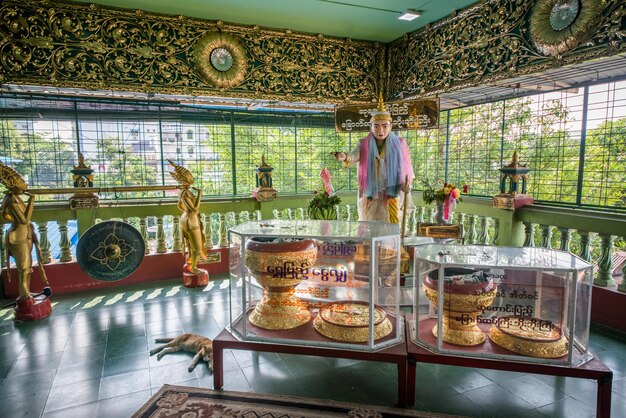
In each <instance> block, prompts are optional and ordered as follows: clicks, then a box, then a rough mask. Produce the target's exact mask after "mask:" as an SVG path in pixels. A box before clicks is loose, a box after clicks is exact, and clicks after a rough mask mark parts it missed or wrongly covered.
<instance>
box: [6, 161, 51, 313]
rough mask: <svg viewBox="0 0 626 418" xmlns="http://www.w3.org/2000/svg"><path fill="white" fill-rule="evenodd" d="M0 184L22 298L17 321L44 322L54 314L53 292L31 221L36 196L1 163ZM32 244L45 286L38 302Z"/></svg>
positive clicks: (10, 251)
mask: <svg viewBox="0 0 626 418" xmlns="http://www.w3.org/2000/svg"><path fill="white" fill-rule="evenodd" d="M0 182H2V184H4V185H5V186H6V188H7V191H5V196H4V199H3V200H2V217H3V218H4V219H5V220H6V221H8V222H11V227H10V228H9V230H8V233H7V236H6V239H5V243H4V248H5V250H6V255H7V257H6V260H7V263H9V260H10V257H11V256H12V257H13V259H14V260H15V268H16V269H17V274H18V288H19V295H20V296H19V297H18V299H17V302H16V305H17V308H16V311H15V318H16V319H19V320H33V319H39V318H44V317H46V316H48V315H50V313H51V312H52V306H51V305H50V301H49V299H48V296H50V295H51V294H52V291H51V290H50V287H49V284H48V278H47V277H46V272H45V270H44V268H43V264H42V262H41V259H42V257H41V250H40V248H39V242H38V241H37V235H36V233H35V229H34V225H33V224H32V222H31V221H30V220H31V217H32V215H33V208H34V203H35V196H33V195H32V194H30V193H28V192H26V188H27V187H28V186H27V184H26V182H25V181H24V179H23V178H22V176H21V175H20V174H19V173H18V172H17V171H15V170H14V169H13V168H11V167H8V166H6V165H3V164H2V163H0ZM21 195H26V196H28V203H24V201H23V200H22V198H21V197H20V196H21ZM33 244H34V245H35V248H36V250H37V256H38V258H39V275H40V276H41V280H42V281H43V283H44V285H45V287H44V291H43V292H42V293H41V294H44V295H45V296H43V297H39V299H37V300H36V301H35V298H34V297H33V295H31V293H30V279H31V276H32V274H33V257H32V251H33ZM7 267H8V268H7V276H8V279H9V282H10V281H11V269H10V264H9V266H7ZM41 294H39V295H41ZM39 295H36V296H39Z"/></svg>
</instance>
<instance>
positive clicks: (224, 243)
mask: <svg viewBox="0 0 626 418" xmlns="http://www.w3.org/2000/svg"><path fill="white" fill-rule="evenodd" d="M219 222H220V227H219V241H218V242H217V245H218V246H220V247H228V235H227V233H226V214H225V213H223V212H220V213H219Z"/></svg>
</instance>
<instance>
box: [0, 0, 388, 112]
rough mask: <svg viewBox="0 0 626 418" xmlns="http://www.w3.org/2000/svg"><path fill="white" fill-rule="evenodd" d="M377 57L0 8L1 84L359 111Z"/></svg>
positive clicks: (108, 17) (291, 38) (104, 14)
mask: <svg viewBox="0 0 626 418" xmlns="http://www.w3.org/2000/svg"><path fill="white" fill-rule="evenodd" d="M222 35H223V36H222ZM220 36H222V38H223V39H220ZM222 41H223V42H222ZM211 42H213V43H211ZM207 45H208V46H207ZM211 45H215V48H213V49H211V48H212V46H211ZM203 48H204V49H203ZM384 55H385V46H384V45H380V44H377V43H372V42H365V41H352V40H346V39H337V38H329V37H323V36H314V35H307V34H301V33H293V32H290V31H280V30H271V29H263V28H258V27H249V26H240V25H231V24H226V23H222V22H219V21H217V22H214V21H206V20H200V19H194V18H187V17H173V16H163V15H156V14H150V13H145V12H141V11H127V10H121V9H114V8H105V7H100V6H95V5H84V4H75V3H68V2H58V1H38V0H35V1H34V0H19V1H15V0H7V1H3V2H2V4H1V5H0V82H1V83H19V84H33V85H48V86H57V87H76V88H87V89H105V90H122V91H140V92H155V93H171V94H185V95H203V96H207V95H209V96H222V97H246V98H258V99H270V100H289V101H308V102H325V103H363V102H369V101H371V100H372V99H375V98H376V97H377V88H378V87H377V82H378V81H379V80H380V79H381V78H382V77H381V74H382V71H384Z"/></svg>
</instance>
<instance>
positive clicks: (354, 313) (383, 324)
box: [229, 220, 404, 351]
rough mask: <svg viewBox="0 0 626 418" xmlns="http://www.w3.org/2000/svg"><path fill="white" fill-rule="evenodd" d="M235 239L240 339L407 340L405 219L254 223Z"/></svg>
mask: <svg viewBox="0 0 626 418" xmlns="http://www.w3.org/2000/svg"><path fill="white" fill-rule="evenodd" d="M229 242H230V250H229V263H230V273H231V280H230V319H229V330H230V332H231V333H232V334H233V335H234V336H235V337H237V338H238V339H240V340H243V341H261V342H263V341H265V342H277V343H284V344H291V345H305V346H325V347H336V348H343V349H352V350H364V351H377V350H380V349H382V348H385V347H390V346H392V345H396V344H398V343H401V342H403V341H404V335H403V326H404V325H403V319H402V315H401V314H400V308H399V299H400V271H399V266H400V231H399V227H398V226H397V225H393V224H386V223H379V222H343V221H317V220H267V221H253V222H248V223H245V224H241V225H237V226H236V227H234V228H232V229H230V231H229Z"/></svg>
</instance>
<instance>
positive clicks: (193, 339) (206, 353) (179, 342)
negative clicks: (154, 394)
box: [150, 334, 213, 373]
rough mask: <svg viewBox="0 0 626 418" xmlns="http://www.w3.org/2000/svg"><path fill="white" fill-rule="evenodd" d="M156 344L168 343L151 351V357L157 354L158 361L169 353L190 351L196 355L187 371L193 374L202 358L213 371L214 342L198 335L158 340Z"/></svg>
mask: <svg viewBox="0 0 626 418" xmlns="http://www.w3.org/2000/svg"><path fill="white" fill-rule="evenodd" d="M154 342H156V343H167V344H163V345H160V346H158V347H155V348H153V349H152V350H150V355H153V354H156V353H159V354H157V360H160V359H161V357H163V356H164V355H166V354H167V353H175V352H176V351H189V352H192V353H196V355H195V356H193V360H191V364H190V365H189V367H188V368H187V370H188V371H189V372H190V373H191V372H192V371H193V369H195V368H196V365H197V364H198V361H200V358H202V360H204V361H206V362H207V363H208V366H209V369H213V341H211V339H209V338H206V337H203V336H201V335H196V334H181V335H179V336H178V337H176V338H156V339H155V340H154Z"/></svg>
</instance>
